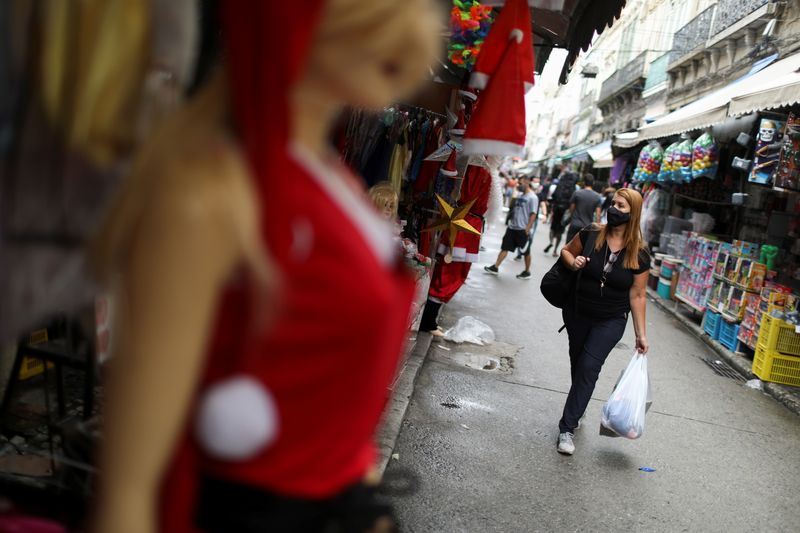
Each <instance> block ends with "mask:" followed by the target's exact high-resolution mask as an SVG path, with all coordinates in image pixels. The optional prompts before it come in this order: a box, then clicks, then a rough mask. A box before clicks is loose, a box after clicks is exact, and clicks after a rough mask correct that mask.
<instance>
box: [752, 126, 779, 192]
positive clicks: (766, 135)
mask: <svg viewBox="0 0 800 533" xmlns="http://www.w3.org/2000/svg"><path fill="white" fill-rule="evenodd" d="M785 124H786V122H784V121H782V120H777V119H773V118H762V119H761V123H760V125H759V127H758V136H757V138H756V153H755V157H754V158H753V170H752V171H751V172H750V181H751V182H752V183H760V184H761V185H769V184H771V183H772V176H773V175H774V174H775V170H776V169H777V168H778V161H779V159H780V152H781V140H782V139H783V127H784V125H785Z"/></svg>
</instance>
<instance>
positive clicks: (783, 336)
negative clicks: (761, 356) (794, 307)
mask: <svg viewBox="0 0 800 533" xmlns="http://www.w3.org/2000/svg"><path fill="white" fill-rule="evenodd" d="M758 339H759V344H762V345H763V346H764V348H766V349H767V350H768V351H770V352H777V353H780V354H784V355H795V356H798V355H800V334H797V333H795V329H794V325H793V324H787V323H786V322H784V321H783V320H781V319H779V318H774V317H772V316H770V315H766V314H765V315H764V316H763V317H762V318H761V330H760V331H759V332H758Z"/></svg>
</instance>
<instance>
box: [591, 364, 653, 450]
mask: <svg viewBox="0 0 800 533" xmlns="http://www.w3.org/2000/svg"><path fill="white" fill-rule="evenodd" d="M649 403H650V378H649V376H648V375H647V357H646V356H645V355H644V354H641V353H639V352H636V353H635V354H634V355H633V358H632V359H631V362H630V363H628V367H627V368H626V369H625V372H623V373H622V377H621V378H620V380H619V382H617V386H616V387H614V391H613V392H612V393H611V397H610V398H609V399H608V401H607V402H606V404H605V405H604V406H603V416H602V418H601V420H600V434H601V435H609V434H608V433H607V432H605V431H603V430H608V431H610V432H611V435H610V436H620V437H625V438H627V439H638V438H639V437H641V436H642V433H644V418H645V414H646V412H647V408H648V407H649V405H648V404H649Z"/></svg>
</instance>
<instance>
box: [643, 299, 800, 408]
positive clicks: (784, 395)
mask: <svg viewBox="0 0 800 533" xmlns="http://www.w3.org/2000/svg"><path fill="white" fill-rule="evenodd" d="M647 294H648V296H650V300H651V301H652V302H653V303H654V304H655V305H656V306H657V307H658V308H659V309H661V310H662V311H665V312H666V313H668V314H669V315H671V316H672V317H674V318H675V319H676V320H677V321H678V322H680V323H681V324H683V325H684V327H686V329H688V330H689V332H690V333H692V334H693V335H694V336H695V337H697V338H698V339H699V340H701V341H703V342H704V343H706V344H707V345H708V346H709V347H710V348H711V349H712V350H714V351H715V352H716V353H717V355H719V356H720V358H722V359H723V360H724V361H725V362H726V363H728V364H729V365H730V366H731V367H733V368H734V369H735V370H736V371H737V372H738V373H740V374H741V375H742V376H744V377H745V378H746V379H748V380H749V379H758V376H756V375H755V374H753V372H752V371H751V368H752V366H753V362H752V361H750V360H749V359H748V358H747V357H745V356H743V355H740V354H738V353H734V352H731V351H730V350H728V349H727V348H726V347H724V346H723V345H722V344H720V343H719V342H717V341H715V340H714V339H712V338H711V337H709V336H708V335H707V334H706V333H705V332H704V331H703V328H702V327H700V326H699V325H697V324H695V323H694V322H692V321H691V320H689V319H688V318H687V317H685V316H683V315H682V314H680V313H678V312H677V310H676V308H677V306H678V305H679V304H678V302H674V301H672V300H670V301H669V302H670V303H671V304H672V305H668V303H667V301H665V300H663V299H662V298H661V297H660V296H658V294H657V293H656V291H654V290H653V289H651V288H649V287H648V288H647ZM763 383H764V392H766V393H767V394H769V395H770V396H772V397H773V398H775V399H776V400H777V401H778V402H780V403H781V404H783V405H784V406H786V408H787V409H789V410H790V411H792V412H793V413H795V414H796V415H800V393H798V392H795V391H794V390H792V389H790V388H788V387H785V386H783V385H779V384H777V383H769V382H766V381H764V382H763Z"/></svg>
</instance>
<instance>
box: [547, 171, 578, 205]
mask: <svg viewBox="0 0 800 533" xmlns="http://www.w3.org/2000/svg"><path fill="white" fill-rule="evenodd" d="M577 184H578V175H577V174H575V173H574V172H567V173H566V174H564V175H563V176H561V179H560V180H559V181H558V185H556V190H555V191H554V192H553V204H555V205H556V206H558V207H567V206H569V200H570V198H572V194H573V193H574V192H575V186H576V185H577Z"/></svg>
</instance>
